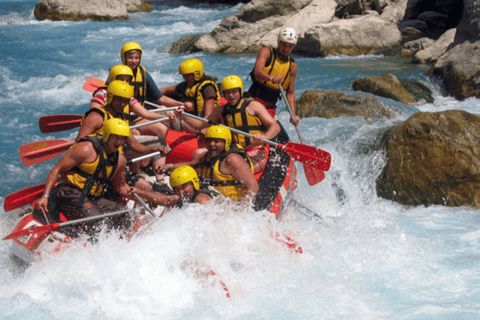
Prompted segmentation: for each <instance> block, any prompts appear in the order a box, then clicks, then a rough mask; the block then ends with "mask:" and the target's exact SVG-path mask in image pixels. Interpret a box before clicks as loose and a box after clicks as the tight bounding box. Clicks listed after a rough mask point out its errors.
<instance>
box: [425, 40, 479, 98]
mask: <svg viewBox="0 0 480 320" xmlns="http://www.w3.org/2000/svg"><path fill="white" fill-rule="evenodd" d="M428 74H431V75H434V76H438V77H439V78H441V79H442V81H443V83H444V85H445V88H446V89H447V90H448V92H449V93H451V94H452V95H453V96H454V97H455V98H457V99H460V100H463V99H466V98H468V97H472V96H475V97H480V40H479V41H477V42H474V43H470V42H464V43H463V44H459V45H457V46H455V47H453V48H452V49H450V50H448V51H447V52H446V53H445V54H444V55H443V56H442V57H440V59H438V61H437V62H436V63H435V65H434V66H433V67H432V68H430V70H428Z"/></svg>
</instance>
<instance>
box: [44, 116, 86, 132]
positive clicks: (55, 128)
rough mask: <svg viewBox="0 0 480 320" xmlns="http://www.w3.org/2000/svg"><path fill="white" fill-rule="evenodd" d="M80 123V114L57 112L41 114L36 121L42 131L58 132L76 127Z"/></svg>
mask: <svg viewBox="0 0 480 320" xmlns="http://www.w3.org/2000/svg"><path fill="white" fill-rule="evenodd" d="M81 123H82V116H81V115H76V114H59V115H53V116H42V117H40V119H39V121H38V125H39V127H40V131H41V132H42V133H50V132H60V131H65V130H70V129H73V128H77V127H79V126H80V125H81Z"/></svg>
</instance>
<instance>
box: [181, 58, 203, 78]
mask: <svg viewBox="0 0 480 320" xmlns="http://www.w3.org/2000/svg"><path fill="white" fill-rule="evenodd" d="M178 73H180V74H181V75H185V74H189V73H193V76H194V78H195V81H198V80H200V78H201V77H202V76H203V64H202V62H201V61H200V60H198V59H188V60H185V61H183V62H182V63H181V64H180V66H179V67H178Z"/></svg>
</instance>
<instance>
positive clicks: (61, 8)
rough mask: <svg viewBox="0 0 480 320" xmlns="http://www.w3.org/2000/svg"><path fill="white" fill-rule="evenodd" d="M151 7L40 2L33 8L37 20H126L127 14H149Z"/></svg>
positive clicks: (105, 0)
mask: <svg viewBox="0 0 480 320" xmlns="http://www.w3.org/2000/svg"><path fill="white" fill-rule="evenodd" d="M149 11H152V7H151V6H150V4H148V3H147V2H146V1H144V0H131V1H127V0H82V1H78V0H41V1H40V2H38V3H37V5H36V6H35V10H34V14H35V17H36V18H37V19H38V20H45V19H48V20H53V21H58V20H71V21H82V20H87V19H90V20H95V21H115V20H128V19H129V17H128V12H149Z"/></svg>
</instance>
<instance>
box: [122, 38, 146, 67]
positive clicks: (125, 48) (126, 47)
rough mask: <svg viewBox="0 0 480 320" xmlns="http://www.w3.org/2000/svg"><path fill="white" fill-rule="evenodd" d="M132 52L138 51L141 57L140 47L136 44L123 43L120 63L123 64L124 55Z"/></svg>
mask: <svg viewBox="0 0 480 320" xmlns="http://www.w3.org/2000/svg"><path fill="white" fill-rule="evenodd" d="M132 50H138V51H140V58H141V57H142V47H141V46H140V45H139V44H138V43H136V42H128V43H125V44H124V45H123V47H122V50H120V58H122V63H123V64H125V54H126V53H127V52H129V51H132Z"/></svg>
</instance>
